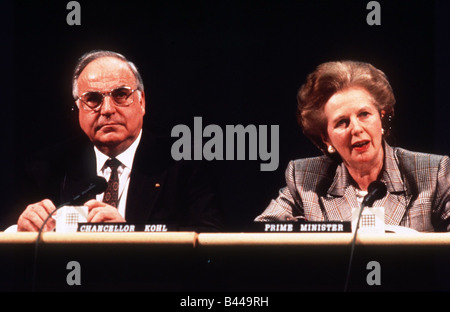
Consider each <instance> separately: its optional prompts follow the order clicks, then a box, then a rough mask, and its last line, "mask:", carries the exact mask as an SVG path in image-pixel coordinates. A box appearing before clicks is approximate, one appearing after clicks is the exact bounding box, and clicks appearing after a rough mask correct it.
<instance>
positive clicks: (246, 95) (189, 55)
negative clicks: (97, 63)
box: [1, 0, 450, 229]
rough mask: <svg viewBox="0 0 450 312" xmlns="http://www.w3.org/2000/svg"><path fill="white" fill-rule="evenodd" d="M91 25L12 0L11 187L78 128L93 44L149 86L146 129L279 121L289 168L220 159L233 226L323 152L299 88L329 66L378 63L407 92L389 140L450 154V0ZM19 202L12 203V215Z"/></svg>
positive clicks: (222, 11)
mask: <svg viewBox="0 0 450 312" xmlns="http://www.w3.org/2000/svg"><path fill="white" fill-rule="evenodd" d="M78 2H79V3H80V5H81V25H80V26H76V25H75V26H69V25H68V24H67V22H66V16H67V14H68V13H69V10H67V9H66V4H67V3H68V1H33V2H31V1H9V2H8V1H5V2H3V3H2V10H1V14H2V26H1V31H2V55H3V57H2V69H3V71H2V75H1V76H2V100H1V105H2V110H1V111H2V113H1V117H2V118H1V121H2V122H1V126H2V129H1V133H2V137H1V142H2V151H1V154H2V157H3V158H4V161H3V164H5V165H4V169H2V170H3V172H4V176H5V177H6V179H4V181H6V183H5V184H6V185H4V186H3V188H2V192H3V194H2V197H3V196H6V195H7V194H8V193H9V191H10V190H9V189H8V187H9V186H10V185H13V184H14V180H15V179H20V177H18V176H16V174H15V172H16V171H15V168H16V166H17V165H18V162H19V161H20V157H22V156H24V155H27V154H28V153H31V152H33V151H35V150H37V149H40V148H41V147H43V146H45V145H48V144H50V143H53V142H57V141H60V140H63V139H65V138H67V137H70V136H72V135H74V134H77V133H78V132H79V131H80V130H79V129H78V125H77V123H78V121H77V116H76V114H74V113H72V112H71V111H70V107H71V105H72V104H73V102H72V96H71V75H72V70H73V67H74V65H75V63H76V60H77V58H78V57H80V56H81V55H82V54H83V53H85V52H87V51H89V50H93V49H108V50H113V51H116V52H119V53H122V54H124V55H125V56H127V57H128V58H129V59H130V60H131V61H133V62H134V63H135V64H136V65H137V67H138V69H139V70H140V72H141V74H142V76H143V79H144V84H145V90H146V99H147V114H146V116H145V124H146V126H147V127H149V126H151V127H152V128H153V129H154V130H155V131H158V132H160V133H162V134H164V135H168V136H170V131H171V129H172V127H173V126H175V125H177V124H180V123H183V124H187V125H188V126H190V127H191V129H193V117H194V116H201V117H202V118H203V125H204V126H206V125H208V124H218V125H220V126H222V127H223V129H224V126H225V125H227V124H231V125H237V124H242V125H244V126H245V125H250V124H253V125H279V126H280V138H279V144H280V150H279V155H280V162H279V167H278V169H277V170H276V171H272V172H261V171H260V168H259V166H260V163H261V161H260V160H258V161H218V162H217V163H215V164H216V165H217V172H216V176H217V181H218V182H219V185H220V196H221V203H222V205H223V207H224V209H225V211H226V217H227V222H228V226H229V229H234V228H239V227H240V226H243V225H245V224H248V223H249V222H251V220H253V218H254V217H255V216H256V215H258V214H259V213H261V212H262V211H263V210H264V208H265V207H266V206H267V204H268V203H269V201H270V200H271V199H272V198H275V197H276V196H277V194H278V189H279V188H280V187H282V186H284V184H285V182H284V170H285V168H286V166H287V163H288V161H289V160H291V159H296V158H302V157H308V156H315V155H319V154H320V151H318V150H317V149H316V148H315V147H314V146H313V145H312V143H310V142H309V141H308V140H307V139H306V138H305V137H304V136H303V134H302V133H301V131H300V129H299V127H298V125H297V124H296V120H295V107H296V99H295V97H296V93H297V90H298V88H299V87H300V86H301V84H302V83H303V82H304V80H305V78H306V75H307V74H308V73H309V72H311V71H312V70H314V68H315V67H316V66H317V65H318V64H320V63H322V62H325V61H332V60H341V59H353V60H360V61H366V62H370V63H372V64H373V65H374V66H375V67H377V68H379V69H381V70H383V71H384V72H385V73H386V74H387V75H388V77H389V79H390V82H391V85H392V87H393V89H394V93H395V96H396V99H397V104H396V117H395V119H394V124H393V135H392V137H391V140H390V142H391V143H392V144H393V145H396V146H401V147H403V148H407V149H410V150H415V151H422V152H429V153H435V154H446V155H448V154H450V150H449V144H448V142H449V139H450V131H449V130H448V123H447V118H448V116H449V114H448V113H449V108H448V107H449V100H450V99H449V94H448V88H449V87H448V86H449V78H448V75H447V73H448V72H449V71H448V70H449V68H450V64H449V57H448V55H449V53H448V52H449V50H450V49H449V34H448V33H449V31H450V27H449V18H448V16H447V14H450V13H449V12H450V5H449V2H446V1H429V0H426V1H425V0H423V1H379V3H380V4H381V25H380V26H369V25H368V24H367V22H366V16H367V14H368V13H369V10H367V9H366V5H367V3H368V2H369V1H341V0H339V1H336V0H333V1H331V0H330V1H300V0H297V1H289V0H288V1H287V0H282V1H245V0H241V1H206V0H205V1H132V0H128V1H95V2H94V1H78ZM6 208H7V207H1V209H2V210H4V209H6Z"/></svg>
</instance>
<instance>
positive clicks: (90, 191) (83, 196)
mask: <svg viewBox="0 0 450 312" xmlns="http://www.w3.org/2000/svg"><path fill="white" fill-rule="evenodd" d="M107 186H108V183H107V182H106V179H105V178H103V177H100V176H95V177H93V178H92V179H90V183H89V186H88V187H87V188H86V189H84V190H83V191H82V192H80V193H79V194H78V195H76V196H74V197H73V198H72V200H70V201H68V202H65V203H63V204H61V205H59V206H58V207H56V208H55V209H54V210H53V211H52V212H51V213H49V215H48V216H47V218H46V219H45V220H44V222H43V223H42V225H41V227H40V228H39V231H38V235H37V238H36V242H35V248H34V269H33V290H35V287H36V286H35V284H36V271H37V270H36V266H37V250H38V245H39V241H40V239H41V234H42V231H43V229H44V226H45V224H47V221H48V220H49V219H50V218H51V217H52V216H53V214H54V213H55V212H56V211H57V210H58V209H59V208H61V207H64V206H69V205H80V204H82V203H83V202H84V201H86V200H87V199H88V197H89V196H90V195H97V194H100V193H103V192H104V191H105V190H106V187H107Z"/></svg>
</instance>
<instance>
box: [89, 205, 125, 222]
mask: <svg viewBox="0 0 450 312" xmlns="http://www.w3.org/2000/svg"><path fill="white" fill-rule="evenodd" d="M84 206H87V207H88V209H89V213H88V217H87V222H126V220H125V219H124V218H123V217H122V216H121V215H120V213H119V211H118V210H117V208H114V207H113V206H110V205H108V204H105V203H102V202H99V201H98V200H95V199H91V200H89V201H87V202H86V203H84Z"/></svg>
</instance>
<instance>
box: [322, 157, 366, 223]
mask: <svg viewBox="0 0 450 312" xmlns="http://www.w3.org/2000/svg"><path fill="white" fill-rule="evenodd" d="M349 179H350V177H349V174H348V171H347V169H346V168H345V166H344V164H343V163H341V164H340V165H339V166H338V167H337V168H336V174H335V176H334V179H333V182H332V183H331V186H330V187H329V189H328V190H327V193H326V194H325V196H320V202H321V204H322V206H323V209H322V211H323V214H324V219H325V220H333V221H350V220H351V218H352V208H351V207H357V205H358V204H357V202H356V197H355V190H354V189H353V188H352V187H348V186H349V185H350V181H349Z"/></svg>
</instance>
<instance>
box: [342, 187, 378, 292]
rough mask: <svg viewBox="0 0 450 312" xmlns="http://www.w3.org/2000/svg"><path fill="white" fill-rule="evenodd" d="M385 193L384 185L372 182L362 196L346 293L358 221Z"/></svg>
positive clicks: (350, 262) (346, 282)
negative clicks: (367, 208) (366, 209)
mask: <svg viewBox="0 0 450 312" xmlns="http://www.w3.org/2000/svg"><path fill="white" fill-rule="evenodd" d="M386 193H387V189H386V185H385V184H384V183H383V182H381V181H373V182H372V183H370V184H369V186H368V188H367V195H366V196H364V199H363V200H362V202H361V209H360V210H359V215H358V220H356V228H355V233H354V234H353V241H352V249H351V251H350V260H349V264H348V271H347V278H346V280H345V286H344V291H345V292H346V291H347V287H348V282H349V280H350V272H351V267H352V261H353V252H354V249H355V242H356V233H357V232H358V229H359V220H360V219H361V215H362V212H363V210H364V207H371V206H372V205H373V203H374V202H375V201H376V200H378V199H381V198H383V197H384V196H385V195H386Z"/></svg>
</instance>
